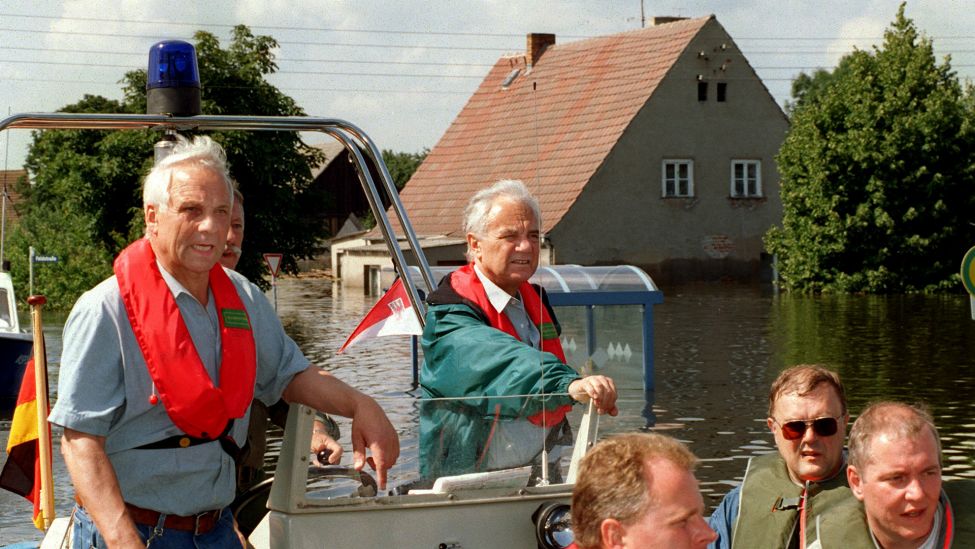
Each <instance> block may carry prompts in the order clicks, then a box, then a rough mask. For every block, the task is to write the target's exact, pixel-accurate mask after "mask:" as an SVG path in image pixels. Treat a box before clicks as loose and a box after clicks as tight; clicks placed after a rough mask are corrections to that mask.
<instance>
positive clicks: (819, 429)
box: [710, 365, 872, 549]
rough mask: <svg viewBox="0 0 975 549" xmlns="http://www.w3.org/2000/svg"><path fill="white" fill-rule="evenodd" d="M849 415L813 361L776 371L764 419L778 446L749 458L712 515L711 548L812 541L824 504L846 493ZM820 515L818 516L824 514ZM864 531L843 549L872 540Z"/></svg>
mask: <svg viewBox="0 0 975 549" xmlns="http://www.w3.org/2000/svg"><path fill="white" fill-rule="evenodd" d="M848 421H849V415H848V414H847V409H846V393H845V392H844V390H843V384H842V383H841V382H840V379H839V376H837V375H836V373H835V372H832V371H830V370H827V369H826V368H823V367H821V366H816V365H801V366H794V367H792V368H789V369H787V370H785V371H783V372H782V373H781V374H780V375H779V377H778V378H777V379H776V380H775V382H774V383H772V387H771V389H770V390H769V408H768V418H767V424H768V427H769V430H771V432H772V436H773V437H774V438H775V445H776V447H777V448H778V450H779V451H778V453H773V454H767V455H764V456H759V457H754V458H752V459H750V460H749V463H748V469H747V470H746V471H745V478H744V479H743V481H742V483H741V485H740V486H738V487H736V488H734V489H733V490H731V492H729V493H728V495H726V496H725V498H724V500H722V502H721V504H720V505H719V506H718V508H717V509H716V510H715V512H714V514H712V515H711V519H710V524H711V528H713V529H714V530H715V531H716V532H717V533H718V539H717V540H716V541H715V542H714V543H713V544H712V545H711V546H710V547H713V548H717V549H726V548H729V547H731V548H735V549H739V548H755V547H762V548H768V549H791V548H793V547H799V548H803V549H805V548H817V547H820V544H819V543H818V537H819V535H818V533H817V532H818V531H819V530H820V529H821V528H823V527H828V526H829V525H830V524H832V520H836V519H835V518H832V519H830V520H828V521H827V520H826V518H827V517H830V516H831V515H829V512H830V510H831V509H833V508H836V507H840V506H843V505H846V504H848V502H850V501H853V502H854V503H855V500H854V499H853V496H852V494H851V493H850V489H849V487H848V486H847V483H846V482H847V481H846V463H845V459H844V455H843V438H844V436H845V435H846V425H847V422H848ZM824 521H825V522H824ZM868 542H869V538H868V537H867V535H866V533H865V532H861V533H860V539H850V540H849V543H847V544H845V546H846V548H847V549H852V548H855V547H872V545H868V544H867V543H868Z"/></svg>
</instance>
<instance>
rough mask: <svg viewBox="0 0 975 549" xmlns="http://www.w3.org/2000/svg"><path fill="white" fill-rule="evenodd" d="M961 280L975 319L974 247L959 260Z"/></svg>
mask: <svg viewBox="0 0 975 549" xmlns="http://www.w3.org/2000/svg"><path fill="white" fill-rule="evenodd" d="M961 282H962V284H964V285H965V289H966V290H968V300H969V302H970V303H971V307H972V320H975V247H972V249H970V250H968V252H967V253H965V257H964V258H962V260H961Z"/></svg>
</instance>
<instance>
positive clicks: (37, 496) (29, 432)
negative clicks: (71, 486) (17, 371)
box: [0, 358, 51, 530]
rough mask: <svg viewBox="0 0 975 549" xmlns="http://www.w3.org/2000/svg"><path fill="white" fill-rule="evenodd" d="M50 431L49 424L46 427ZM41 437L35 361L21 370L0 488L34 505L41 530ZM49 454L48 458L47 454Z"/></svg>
mask: <svg viewBox="0 0 975 549" xmlns="http://www.w3.org/2000/svg"><path fill="white" fill-rule="evenodd" d="M47 428H48V430H50V428H51V426H50V424H48V425H47ZM39 437H40V434H39V433H38V430H37V391H36V390H35V382H34V359H33V358H31V359H30V362H28V363H27V368H25V369H24V380H23V382H21V384H20V394H19V395H18V396H17V407H16V408H14V417H13V421H11V423H10V438H9V439H7V462H6V463H4V465H3V470H2V471H0V488H3V489H5V490H9V491H11V492H13V493H15V494H17V495H19V496H23V497H25V498H27V500H28V501H30V502H32V503H33V504H34V516H33V521H34V526H36V527H37V529H38V530H44V518H43V517H42V516H41V456H40V442H39V440H38V439H39ZM48 455H51V454H50V452H48Z"/></svg>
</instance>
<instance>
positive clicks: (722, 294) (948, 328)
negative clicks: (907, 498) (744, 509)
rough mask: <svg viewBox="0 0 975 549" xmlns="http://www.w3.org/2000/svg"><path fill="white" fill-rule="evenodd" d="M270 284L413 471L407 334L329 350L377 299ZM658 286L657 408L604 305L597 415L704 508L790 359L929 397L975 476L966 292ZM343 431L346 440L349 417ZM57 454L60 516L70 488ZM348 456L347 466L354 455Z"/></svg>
mask: <svg viewBox="0 0 975 549" xmlns="http://www.w3.org/2000/svg"><path fill="white" fill-rule="evenodd" d="M278 283H279V287H278V304H279V308H280V311H281V312H280V314H281V317H282V320H283V322H284V324H285V327H286V329H287V330H288V332H289V333H290V334H291V335H292V336H293V337H294V338H295V340H296V341H297V342H298V343H299V345H300V346H301V348H302V349H303V350H304V351H305V353H306V354H307V355H308V357H309V358H310V359H311V361H312V362H313V363H316V364H319V365H322V366H323V367H325V368H327V369H328V370H330V371H331V372H333V373H334V374H335V375H337V376H338V377H340V378H341V379H343V380H345V381H346V382H348V383H349V384H351V385H353V386H355V387H357V388H359V389H361V390H363V391H364V392H366V393H369V394H371V395H374V396H375V397H376V398H377V399H378V400H379V402H380V403H381V404H382V405H383V406H384V408H385V409H386V410H387V412H388V414H389V416H390V419H391V420H392V421H393V423H394V425H396V427H397V429H398V431H399V434H400V437H401V443H402V453H401V456H400V461H399V462H398V463H397V465H396V467H395V469H394V471H393V473H392V475H393V476H392V479H393V484H398V483H403V482H407V481H409V480H412V479H415V478H416V477H417V469H418V467H417V459H418V457H417V456H418V426H417V423H418V421H417V420H418V410H417V406H416V398H417V397H418V392H417V391H414V390H412V387H411V382H412V372H411V367H410V346H409V343H408V338H405V337H389V338H382V339H378V340H372V341H369V342H366V343H362V344H359V345H357V346H355V347H352V348H350V349H349V350H347V351H346V352H345V353H344V354H342V355H336V354H335V350H336V349H338V348H339V347H340V346H341V344H342V343H343V342H344V341H345V338H346V337H347V336H348V334H349V333H350V332H351V330H352V328H353V327H354V326H355V324H356V323H357V322H358V321H359V319H361V318H362V316H363V314H364V313H365V311H366V310H368V308H369V307H370V306H371V305H372V303H373V302H374V300H375V298H371V297H366V296H363V295H361V293H360V292H358V291H347V292H340V291H339V288H333V286H332V284H331V283H330V282H329V281H327V280H322V279H284V280H280V281H278ZM664 294H665V301H664V303H663V304H662V305H658V306H656V307H655V309H654V316H655V321H656V322H655V334H656V336H655V342H654V344H655V362H656V378H655V381H656V392H655V395H654V397H653V398H650V400H651V402H652V407H648V397H647V396H646V395H644V392H643V373H642V366H641V359H640V355H641V353H642V346H641V342H640V319H641V317H640V313H639V311H638V310H635V309H633V308H626V307H608V308H605V309H602V310H598V311H597V312H596V314H595V323H596V326H597V328H598V330H599V336H598V338H597V340H596V345H597V347H598V348H599V349H601V350H602V353H598V354H599V355H600V356H599V358H600V360H596V361H595V362H597V363H602V367H597V371H598V372H599V373H604V374H607V375H610V376H612V377H613V378H614V379H616V381H617V384H618V386H619V387H620V389H621V391H620V394H621V400H620V410H621V411H620V415H619V416H618V417H615V418H608V417H604V418H603V419H602V420H601V423H600V427H599V431H600V435H601V436H605V435H607V434H610V433H616V432H624V431H632V430H639V429H644V428H647V427H648V425H649V426H652V427H653V428H655V429H658V430H661V431H664V432H666V433H668V434H670V435H672V436H675V437H677V438H679V439H681V440H683V441H685V442H687V443H688V444H689V445H690V446H691V448H692V450H693V451H694V452H695V453H696V454H697V455H698V456H699V457H701V458H702V460H703V462H702V466H701V468H700V469H699V471H698V476H699V477H700V479H701V481H702V482H701V486H702V490H704V491H705V493H706V497H707V499H706V501H707V502H708V503H709V505H711V506H714V505H716V504H717V503H718V501H720V498H721V497H722V496H723V495H724V493H725V492H727V491H728V490H729V489H730V487H731V486H733V485H734V484H736V483H737V482H738V480H740V478H741V476H742V474H743V472H744V469H745V460H746V459H747V458H748V457H749V456H753V455H757V454H761V453H766V452H771V451H774V444H773V441H772V437H771V435H769V433H768V429H767V428H766V426H765V416H766V409H767V407H768V387H769V385H770V384H771V382H772V380H773V379H774V378H775V376H776V375H777V374H778V372H779V371H781V370H782V369H783V368H784V367H786V366H789V365H793V364H798V363H811V362H816V363H823V364H826V365H828V366H830V367H832V368H834V369H836V370H837V371H839V373H840V375H841V376H842V378H843V380H844V382H845V384H846V387H847V395H848V397H849V400H850V411H851V413H852V415H854V416H855V415H856V414H857V413H858V412H859V411H860V410H861V409H863V407H864V405H865V404H866V403H868V402H869V401H871V400H875V399H880V398H896V399H904V400H912V401H915V400H919V401H924V402H926V403H928V404H929V405H930V407H931V410H932V412H933V414H934V417H935V419H936V421H937V423H938V426H939V427H940V429H941V435H942V441H943V444H944V454H945V473H946V476H949V477H971V478H975V419H973V418H975V399H972V398H971V397H970V396H969V395H971V394H972V392H973V390H975V373H973V372H975V358H973V357H975V321H972V320H971V316H970V311H969V304H968V299H967V297H965V296H934V297H931V296H894V297H864V296H822V297H802V296H791V295H779V296H777V295H774V294H773V293H771V291H769V290H766V289H761V288H757V287H748V286H723V285H696V286H686V287H679V288H669V289H668V288H665V289H664ZM558 313H559V318H560V320H561V321H562V323H563V325H564V328H565V330H564V333H563V335H564V342H565V346H566V347H567V352H568V355H569V357H570V361H571V362H573V363H574V365H580V364H583V363H584V362H585V360H586V358H588V355H589V352H588V350H587V345H586V341H587V339H586V333H585V329H584V326H585V319H584V313H583V312H582V311H581V310H579V309H575V310H573V309H559V311H558ZM51 330H52V333H49V334H48V352H49V354H51V355H52V356H51V363H52V364H56V362H57V356H58V355H59V353H60V338H59V337H58V336H59V333H58V332H59V330H60V328H59V327H53V328H51ZM627 351H629V352H627ZM602 358H605V362H603V360H601V359H602ZM52 384H53V382H52ZM577 408H578V407H577ZM576 414H577V413H576ZM572 417H573V416H570V418H572ZM8 430H9V423H0V446H5V444H6V439H7V435H8ZM342 431H343V439H344V440H343V441H342V442H343V444H344V445H345V446H346V448H349V425H348V423H342ZM56 436H57V434H56ZM55 455H56V456H57V460H56V463H55V474H56V475H58V478H59V479H61V480H60V484H58V487H57V490H56V498H57V504H58V512H59V513H61V514H63V513H64V512H66V511H68V510H69V509H70V505H71V497H72V496H71V490H70V485H69V484H68V483H67V481H66V479H67V476H66V473H65V470H64V465H63V463H62V462H61V460H60V455H59V454H58V452H57V450H55ZM343 459H344V461H349V462H351V451H349V452H347V454H346V458H343ZM29 513H30V510H29V504H27V503H26V502H25V501H24V500H22V499H20V498H18V497H16V496H14V495H12V494H10V493H8V492H4V491H0V544H4V543H12V542H15V541H20V540H27V539H32V538H36V535H37V534H36V530H34V529H33V526H31V525H30V522H29V520H30V518H29Z"/></svg>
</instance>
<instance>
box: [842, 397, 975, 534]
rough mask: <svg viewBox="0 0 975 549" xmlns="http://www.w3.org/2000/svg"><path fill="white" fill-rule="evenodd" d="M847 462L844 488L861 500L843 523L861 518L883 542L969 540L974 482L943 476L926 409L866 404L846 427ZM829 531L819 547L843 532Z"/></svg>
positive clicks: (859, 524)
mask: <svg viewBox="0 0 975 549" xmlns="http://www.w3.org/2000/svg"><path fill="white" fill-rule="evenodd" d="M849 461H850V463H849V466H848V467H847V470H846V474H847V478H848V479H849V482H850V489H851V490H852V491H853V495H854V496H856V498H857V499H858V500H859V501H861V502H862V503H863V507H862V511H861V512H858V513H848V514H847V515H846V519H847V520H846V522H845V526H846V528H847V529H849V530H858V529H863V528H864V526H865V525H864V519H865V522H866V526H867V527H869V529H870V534H871V536H872V537H873V541H874V543H875V544H876V546H877V547H881V548H883V549H901V548H904V549H916V548H919V547H921V548H938V549H941V548H943V547H973V546H975V520H973V519H975V513H973V511H972V505H973V504H975V490H973V486H975V483H973V482H972V481H957V482H945V483H942V480H941V441H940V439H939V437H938V430H937V428H936V427H935V426H934V421H933V420H932V418H931V414H930V413H928V411H927V410H925V409H923V408H921V407H918V406H912V405H909V404H903V403H900V402H879V403H876V404H872V405H870V406H868V407H867V409H866V410H864V411H863V413H862V414H860V417H859V418H857V420H856V422H854V423H853V428H852V429H851V430H850V457H849ZM858 511H859V510H858ZM832 534H833V535H834V537H835V543H834V544H830V543H829V538H827V537H826V536H824V543H823V547H830V546H833V545H836V546H839V545H840V544H842V543H844V542H845V539H846V538H847V537H849V536H848V535H847V531H844V530H841V529H836V531H835V532H833V533H832ZM827 535H828V534H827Z"/></svg>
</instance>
